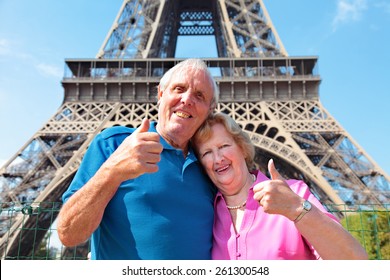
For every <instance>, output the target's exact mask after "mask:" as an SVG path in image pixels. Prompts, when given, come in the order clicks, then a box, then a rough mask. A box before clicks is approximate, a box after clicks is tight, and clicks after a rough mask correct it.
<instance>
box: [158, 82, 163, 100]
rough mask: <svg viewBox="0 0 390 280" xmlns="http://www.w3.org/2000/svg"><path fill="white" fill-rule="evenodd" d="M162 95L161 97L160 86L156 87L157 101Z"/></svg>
mask: <svg viewBox="0 0 390 280" xmlns="http://www.w3.org/2000/svg"><path fill="white" fill-rule="evenodd" d="M162 95H163V91H162V90H161V87H160V85H158V86H157V100H160V98H161V96H162Z"/></svg>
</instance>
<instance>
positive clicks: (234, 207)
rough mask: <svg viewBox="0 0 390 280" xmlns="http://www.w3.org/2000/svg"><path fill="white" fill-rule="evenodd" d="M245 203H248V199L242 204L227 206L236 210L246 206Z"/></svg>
mask: <svg viewBox="0 0 390 280" xmlns="http://www.w3.org/2000/svg"><path fill="white" fill-rule="evenodd" d="M245 205H246V200H245V201H244V202H243V203H241V204H240V205H237V206H229V205H226V207H227V209H229V210H236V209H240V208H241V207H244V206H245Z"/></svg>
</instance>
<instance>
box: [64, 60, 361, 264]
mask: <svg viewBox="0 0 390 280" xmlns="http://www.w3.org/2000/svg"><path fill="white" fill-rule="evenodd" d="M217 102H218V88H217V85H216V83H215V81H214V79H213V77H212V75H211V74H210V72H209V70H208V68H207V66H206V65H205V63H204V62H203V61H202V60H200V59H188V60H185V61H183V62H181V63H179V64H177V65H176V66H174V67H173V68H171V69H170V70H169V71H168V72H167V73H166V74H165V75H164V76H163V77H162V78H161V80H160V84H159V86H158V108H159V111H158V122H151V123H150V122H149V121H148V120H146V119H145V120H143V121H142V123H141V125H140V126H139V127H138V128H137V129H133V128H127V127H112V128H108V129H105V130H104V131H102V132H101V133H100V134H98V135H97V136H96V137H95V138H94V139H93V141H92V143H91V144H90V146H89V148H88V150H87V152H86V154H85V156H84V158H83V160H82V162H81V165H80V167H79V169H78V171H77V173H76V175H75V177H74V179H73V181H72V183H71V184H70V186H69V188H68V190H67V191H66V192H65V193H64V195H63V201H64V205H63V207H62V209H61V211H60V214H59V219H58V234H59V237H60V239H61V241H62V243H63V244H64V245H65V246H68V247H71V246H76V245H78V244H80V243H82V242H84V241H86V240H87V239H89V238H91V258H92V259H110V260H115V259H118V260H125V259H144V260H178V259H183V260H184V259H191V260H199V259H203V260H204V259H259V260H260V259H263V260H264V259H268V260H275V259H367V254H366V252H365V251H364V249H363V248H362V247H361V245H360V244H359V243H358V242H357V241H356V240H355V239H354V238H353V237H352V236H351V235H350V234H349V233H348V232H347V231H346V230H345V229H344V228H343V227H342V226H341V225H340V224H339V223H338V221H337V220H336V218H335V217H334V216H332V215H331V214H330V213H328V212H327V211H326V210H325V209H324V207H323V206H322V205H321V203H320V202H319V201H318V200H317V199H316V198H315V197H314V196H313V194H312V193H311V192H310V191H309V188H308V186H307V185H306V184H305V183H304V182H302V181H298V180H285V179H284V178H282V177H281V176H280V174H279V173H278V171H277V170H276V168H275V165H274V163H273V161H272V160H271V161H270V162H269V164H268V170H269V174H270V178H267V177H266V175H265V174H262V173H261V172H260V171H258V170H255V169H254V154H255V152H254V147H253V145H252V144H251V142H250V139H249V138H248V136H247V135H246V134H245V133H244V132H243V131H242V130H241V128H240V127H239V126H238V124H237V123H235V122H234V121H233V120H232V119H231V118H230V117H228V116H227V115H225V114H222V113H213V111H214V108H215V106H216V104H217ZM215 187H216V188H215Z"/></svg>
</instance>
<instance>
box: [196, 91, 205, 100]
mask: <svg viewBox="0 0 390 280" xmlns="http://www.w3.org/2000/svg"><path fill="white" fill-rule="evenodd" d="M196 97H197V98H198V99H202V100H203V99H204V95H203V93H201V92H197V93H196Z"/></svg>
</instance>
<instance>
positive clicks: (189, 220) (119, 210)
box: [62, 122, 215, 260]
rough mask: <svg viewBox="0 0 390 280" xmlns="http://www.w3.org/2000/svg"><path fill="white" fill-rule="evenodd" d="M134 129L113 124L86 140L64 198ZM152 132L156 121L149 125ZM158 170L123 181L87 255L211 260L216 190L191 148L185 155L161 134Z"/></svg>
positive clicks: (83, 181) (92, 256) (64, 199)
mask: <svg viewBox="0 0 390 280" xmlns="http://www.w3.org/2000/svg"><path fill="white" fill-rule="evenodd" d="M133 131H134V129H133V128H127V127H121V126H118V127H112V128H108V129H106V130H104V131H103V132H101V133H100V134H98V135H97V136H96V137H95V139H94V140H93V141H92V142H91V144H90V146H89V148H88V150H87V152H86V154H85V156H84V158H83V161H82V163H81V165H80V167H79V169H78V171H77V173H76V175H75V177H74V179H73V181H72V183H71V184H70V186H69V188H68V190H67V191H66V192H65V193H64V194H63V197H62V198H63V201H64V202H66V201H67V200H68V199H69V197H70V196H71V195H72V194H73V193H75V192H76V191H77V190H78V189H80V188H81V187H82V186H83V185H85V184H86V182H87V181H88V180H89V179H90V178H91V177H92V176H93V175H94V174H95V172H96V171H97V170H98V169H99V167H100V166H101V165H102V164H103V162H104V161H105V160H106V159H107V158H108V157H109V156H110V155H111V154H112V153H113V152H114V151H115V149H116V148H117V147H118V146H119V145H120V144H121V143H122V141H123V140H124V139H125V138H126V137H128V136H129V135H130V134H131V133H132V132H133ZM149 131H154V132H156V123H154V122H153V123H151V126H150V130H149ZM160 142H161V143H162V145H163V147H164V149H163V152H162V153H161V161H160V162H159V164H158V167H159V171H158V172H156V173H146V174H143V175H141V176H139V177H138V178H136V179H132V180H127V181H125V182H123V183H122V184H121V185H120V186H119V189H118V190H117V192H116V194H115V195H114V197H113V198H112V200H111V201H110V202H109V204H108V205H107V207H106V210H105V213H104V216H103V219H102V221H101V223H100V225H99V227H98V228H97V230H96V231H95V232H94V233H93V234H92V238H91V258H92V259H110V260H115V259H122V260H124V259H144V260H176V259H177V260H179V259H183V260H186V259H190V260H197V259H210V258H211V247H212V227H213V219H214V216H213V215H214V214H213V212H214V211H213V199H214V195H215V189H214V187H213V185H212V183H211V181H210V180H209V179H208V177H207V175H205V173H204V172H203V171H202V168H201V166H200V163H199V162H198V160H197V158H196V157H195V154H194V152H193V150H192V149H190V151H189V153H188V155H187V157H186V158H184V157H183V153H182V151H181V150H177V149H175V148H173V147H172V146H171V145H169V144H168V143H167V142H166V141H165V140H164V139H163V138H162V137H160Z"/></svg>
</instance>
